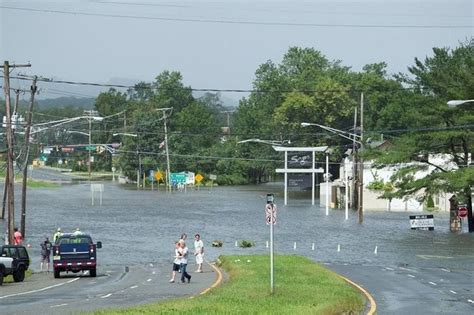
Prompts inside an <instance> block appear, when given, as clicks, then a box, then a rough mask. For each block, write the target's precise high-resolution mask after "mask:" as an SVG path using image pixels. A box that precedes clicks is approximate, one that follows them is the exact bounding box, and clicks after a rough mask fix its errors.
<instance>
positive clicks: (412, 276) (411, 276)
mask: <svg viewBox="0 0 474 315" xmlns="http://www.w3.org/2000/svg"><path fill="white" fill-rule="evenodd" d="M407 276H409V277H410V278H415V276H414V275H410V274H408V275H407Z"/></svg>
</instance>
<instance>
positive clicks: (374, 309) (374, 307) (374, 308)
mask: <svg viewBox="0 0 474 315" xmlns="http://www.w3.org/2000/svg"><path fill="white" fill-rule="evenodd" d="M339 277H341V278H342V279H343V280H344V281H346V282H347V283H349V284H350V285H352V286H353V287H355V288H356V289H357V290H359V291H361V292H362V293H363V294H364V295H365V297H366V298H367V300H369V303H370V309H369V311H368V312H367V315H374V314H376V312H377V303H375V300H374V298H373V297H372V295H370V293H369V292H368V291H367V290H365V289H364V288H363V287H361V286H360V285H358V284H357V283H355V282H354V281H351V280H349V279H348V278H346V277H343V276H341V275H339Z"/></svg>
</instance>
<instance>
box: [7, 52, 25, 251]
mask: <svg viewBox="0 0 474 315" xmlns="http://www.w3.org/2000/svg"><path fill="white" fill-rule="evenodd" d="M22 67H31V65H30V64H28V65H10V64H9V62H8V61H4V62H3V66H1V68H3V76H4V79H3V89H4V91H5V117H6V128H5V133H6V135H7V148H8V151H7V152H8V153H7V174H8V185H7V183H5V185H7V195H8V197H7V199H8V242H9V244H13V243H14V242H13V230H14V229H15V198H14V182H13V158H14V156H13V155H14V153H13V135H12V117H11V116H12V115H11V106H10V68H22Z"/></svg>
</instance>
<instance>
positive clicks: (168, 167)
mask: <svg viewBox="0 0 474 315" xmlns="http://www.w3.org/2000/svg"><path fill="white" fill-rule="evenodd" d="M156 110H159V111H162V112H163V124H164V127H165V151H166V173H167V176H166V181H167V186H168V191H169V192H171V170H170V154H169V151H168V127H167V126H166V119H167V118H168V117H169V116H168V115H166V111H170V115H171V112H172V111H173V107H167V108H157V109H156Z"/></svg>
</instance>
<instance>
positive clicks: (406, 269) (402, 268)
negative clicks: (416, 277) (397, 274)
mask: <svg viewBox="0 0 474 315" xmlns="http://www.w3.org/2000/svg"><path fill="white" fill-rule="evenodd" d="M398 268H400V269H401V270H405V271H410V272H416V271H415V270H412V269H408V268H404V267H398Z"/></svg>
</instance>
